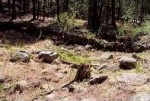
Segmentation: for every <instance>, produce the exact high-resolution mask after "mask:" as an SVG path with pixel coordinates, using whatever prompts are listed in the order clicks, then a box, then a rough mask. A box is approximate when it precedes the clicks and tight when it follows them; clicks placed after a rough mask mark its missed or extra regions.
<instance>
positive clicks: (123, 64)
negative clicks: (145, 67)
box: [119, 56, 137, 69]
mask: <svg viewBox="0 0 150 101" xmlns="http://www.w3.org/2000/svg"><path fill="white" fill-rule="evenodd" d="M136 62H137V60H136V59H135V58H132V57H127V56H122V57H121V58H120V59H119V64H120V68H122V69H134V68H136Z"/></svg>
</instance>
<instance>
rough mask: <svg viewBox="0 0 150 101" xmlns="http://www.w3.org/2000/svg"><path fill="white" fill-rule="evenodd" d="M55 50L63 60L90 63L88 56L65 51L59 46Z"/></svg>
mask: <svg viewBox="0 0 150 101" xmlns="http://www.w3.org/2000/svg"><path fill="white" fill-rule="evenodd" d="M57 52H58V54H59V56H60V58H61V59H62V60H63V61H66V62H70V63H75V64H81V63H90V59H89V58H87V57H83V56H79V55H76V54H75V53H73V52H69V51H65V50H62V49H61V48H57Z"/></svg>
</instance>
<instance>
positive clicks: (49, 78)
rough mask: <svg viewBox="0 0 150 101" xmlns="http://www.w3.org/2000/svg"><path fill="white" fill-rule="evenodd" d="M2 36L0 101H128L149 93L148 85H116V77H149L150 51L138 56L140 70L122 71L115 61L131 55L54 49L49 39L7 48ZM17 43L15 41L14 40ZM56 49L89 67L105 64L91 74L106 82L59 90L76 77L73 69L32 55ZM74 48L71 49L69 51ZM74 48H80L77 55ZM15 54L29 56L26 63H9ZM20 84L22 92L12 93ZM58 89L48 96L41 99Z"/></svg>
mask: <svg viewBox="0 0 150 101" xmlns="http://www.w3.org/2000/svg"><path fill="white" fill-rule="evenodd" d="M4 35H5V34H4V32H0V37H1V39H0V41H1V43H0V73H3V74H4V75H5V76H6V80H5V82H4V83H1V84H0V86H1V88H2V90H1V93H0V100H1V101H3V100H4V101H5V100H6V101H7V100H8V101H15V100H17V101H28V100H29V101H30V100H33V101H34V100H35V101H128V100H130V99H131V98H132V96H133V95H135V94H136V93H138V92H150V83H146V84H143V85H140V86H133V85H127V84H125V83H120V82H118V81H117V79H116V78H117V76H119V75H121V74H122V73H139V74H140V73H142V74H146V75H149V76H150V71H149V70H150V58H149V57H150V51H144V52H142V53H137V55H138V56H140V57H142V59H145V60H147V62H144V61H142V60H140V61H138V62H139V63H140V67H139V68H140V70H139V69H132V70H122V69H120V68H119V62H118V58H119V57H120V56H132V54H133V53H123V52H122V53H121V52H109V51H107V52H104V51H101V50H95V49H90V50H88V49H86V48H85V46H79V45H72V46H65V45H61V46H56V45H55V44H54V43H53V41H51V40H50V39H49V38H47V39H44V40H39V41H35V42H31V43H30V42H25V41H24V42H23V43H21V41H20V40H17V42H16V43H15V44H10V43H11V41H10V40H5V37H4ZM2 40H5V41H4V42H3V41H2ZM15 41H16V40H15ZM56 47H63V48H65V49H67V50H69V51H71V52H74V53H75V54H77V55H80V56H86V57H88V58H90V59H91V61H92V62H91V64H94V65H101V64H104V63H105V64H107V67H108V68H106V69H102V70H99V71H98V70H96V69H95V68H94V67H91V71H92V74H98V75H99V74H101V75H107V76H108V79H107V80H106V81H104V82H103V83H101V84H95V85H90V84H88V82H86V81H85V82H81V83H77V82H75V83H73V84H72V86H73V89H74V91H73V92H72V91H70V89H69V88H63V89H59V88H60V87H61V86H62V85H65V84H67V83H68V82H70V81H71V80H72V79H73V78H74V76H75V73H76V70H75V69H72V68H70V65H69V64H65V63H63V62H62V61H61V59H60V58H58V59H57V60H55V61H54V62H53V63H43V62H39V61H38V60H37V59H36V54H32V53H33V52H35V51H41V50H55V49H56ZM70 47H73V48H70ZM77 47H81V48H80V49H79V50H78V51H76V48H77ZM16 50H25V51H26V52H28V53H29V54H30V55H31V60H30V62H29V63H22V62H10V61H9V59H10V54H11V53H12V52H14V51H16ZM103 54H112V55H113V58H111V59H108V60H103V59H101V56H102V55H103ZM20 81H21V82H25V83H23V87H22V88H20V89H21V91H17V90H14V88H13V87H14V86H15V85H16V83H17V82H20ZM53 89H57V90H55V91H54V92H52V93H51V94H47V95H43V94H45V93H47V92H50V91H51V90H53Z"/></svg>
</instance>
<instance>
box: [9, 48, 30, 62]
mask: <svg viewBox="0 0 150 101" xmlns="http://www.w3.org/2000/svg"><path fill="white" fill-rule="evenodd" d="M10 61H11V62H16V61H21V62H29V61H30V55H29V54H28V53H27V52H25V51H16V52H14V53H12V54H11V57H10Z"/></svg>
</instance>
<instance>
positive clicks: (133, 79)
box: [117, 73, 149, 86]
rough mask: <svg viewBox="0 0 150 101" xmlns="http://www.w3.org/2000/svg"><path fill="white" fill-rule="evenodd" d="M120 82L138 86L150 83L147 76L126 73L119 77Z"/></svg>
mask: <svg viewBox="0 0 150 101" xmlns="http://www.w3.org/2000/svg"><path fill="white" fill-rule="evenodd" d="M117 80H118V82H121V83H126V84H128V85H133V86H138V85H144V84H146V83H148V82H149V76H147V75H145V74H135V73H125V74H122V75H121V76H118V77H117Z"/></svg>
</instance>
